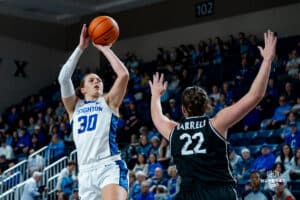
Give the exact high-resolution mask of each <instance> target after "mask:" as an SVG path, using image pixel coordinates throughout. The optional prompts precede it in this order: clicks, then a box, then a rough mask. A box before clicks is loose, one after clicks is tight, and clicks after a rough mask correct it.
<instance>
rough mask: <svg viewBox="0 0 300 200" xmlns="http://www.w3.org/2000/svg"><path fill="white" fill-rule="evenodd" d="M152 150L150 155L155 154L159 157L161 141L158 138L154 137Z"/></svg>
mask: <svg viewBox="0 0 300 200" xmlns="http://www.w3.org/2000/svg"><path fill="white" fill-rule="evenodd" d="M151 144H152V148H151V150H150V153H153V154H155V155H156V157H158V155H159V145H160V139H159V137H157V136H154V137H152V139H151Z"/></svg>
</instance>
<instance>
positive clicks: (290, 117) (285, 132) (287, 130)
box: [281, 112, 297, 139]
mask: <svg viewBox="0 0 300 200" xmlns="http://www.w3.org/2000/svg"><path fill="white" fill-rule="evenodd" d="M291 122H295V123H297V122H296V114H295V113H293V112H290V113H289V115H288V118H287V119H286V122H285V124H284V125H282V128H283V129H282V132H281V138H282V139H285V138H286V136H288V135H289V134H291V126H290V123H291Z"/></svg>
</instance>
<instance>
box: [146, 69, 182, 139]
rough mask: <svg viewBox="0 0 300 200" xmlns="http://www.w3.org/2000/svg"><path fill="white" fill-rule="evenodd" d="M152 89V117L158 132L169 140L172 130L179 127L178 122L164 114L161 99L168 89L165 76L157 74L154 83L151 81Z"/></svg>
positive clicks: (154, 76)
mask: <svg viewBox="0 0 300 200" xmlns="http://www.w3.org/2000/svg"><path fill="white" fill-rule="evenodd" d="M149 85H150V88H151V94H152V96H151V116H152V120H153V123H154V125H155V126H156V128H157V130H158V131H159V132H160V133H161V134H162V135H163V136H164V137H165V138H166V139H167V140H169V135H170V133H171V131H172V129H173V128H174V127H175V126H176V125H177V123H176V122H174V121H172V120H170V119H168V118H167V117H166V116H165V115H164V114H163V112H162V108H161V103H160V97H161V95H162V94H163V93H164V92H165V91H166V89H167V82H164V75H163V74H161V75H159V73H156V74H154V75H153V81H152V82H151V81H149Z"/></svg>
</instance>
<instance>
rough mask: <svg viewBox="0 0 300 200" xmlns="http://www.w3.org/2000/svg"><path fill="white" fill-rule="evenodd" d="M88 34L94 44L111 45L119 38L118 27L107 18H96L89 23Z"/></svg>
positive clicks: (112, 20) (113, 21) (111, 19)
mask: <svg viewBox="0 0 300 200" xmlns="http://www.w3.org/2000/svg"><path fill="white" fill-rule="evenodd" d="M88 33H89V37H90V38H91V40H92V41H93V42H94V43H95V44H101V45H104V46H106V45H112V44H113V43H114V42H115V41H116V40H117V39H118V37H119V26H118V24H117V22H116V21H115V20H114V19H113V18H111V17H109V16H98V17H96V18H94V19H93V20H92V21H91V23H90V25H89V28H88Z"/></svg>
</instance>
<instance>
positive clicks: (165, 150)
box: [158, 138, 171, 169]
mask: <svg viewBox="0 0 300 200" xmlns="http://www.w3.org/2000/svg"><path fill="white" fill-rule="evenodd" d="M158 161H159V163H160V164H161V165H162V166H163V169H167V168H168V167H169V164H170V161H171V150H170V146H169V143H168V141H167V139H165V138H162V140H161V143H160V146H159V155H158Z"/></svg>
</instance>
